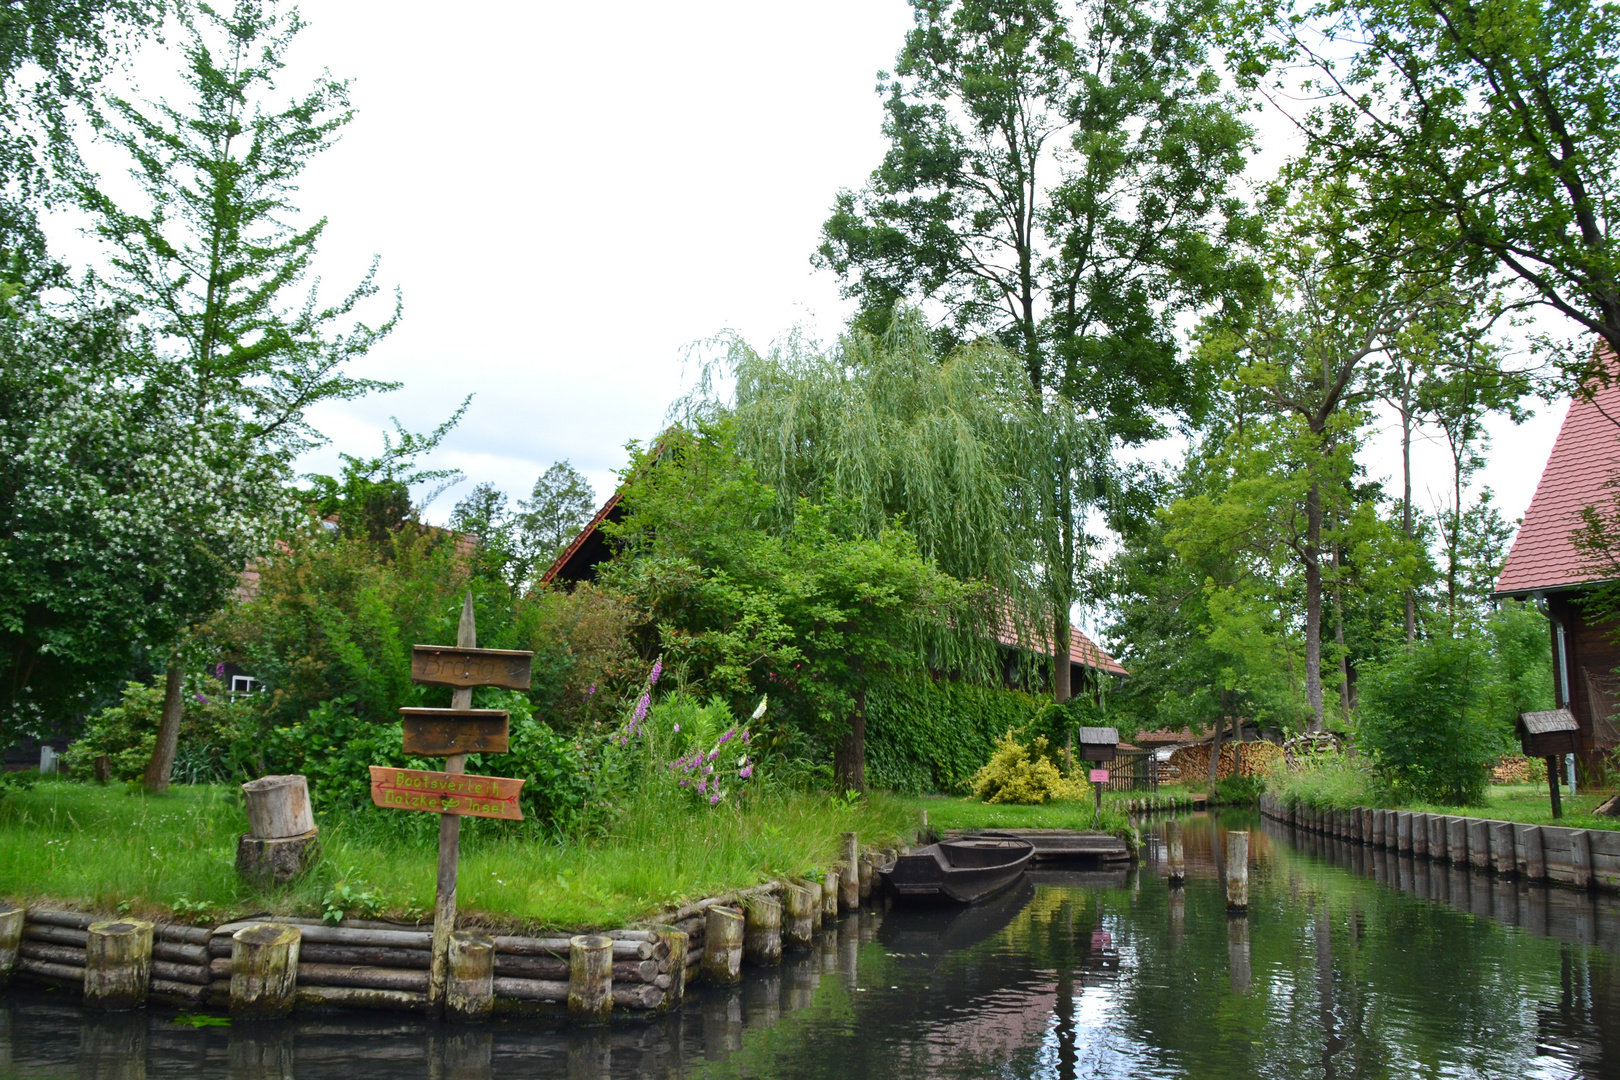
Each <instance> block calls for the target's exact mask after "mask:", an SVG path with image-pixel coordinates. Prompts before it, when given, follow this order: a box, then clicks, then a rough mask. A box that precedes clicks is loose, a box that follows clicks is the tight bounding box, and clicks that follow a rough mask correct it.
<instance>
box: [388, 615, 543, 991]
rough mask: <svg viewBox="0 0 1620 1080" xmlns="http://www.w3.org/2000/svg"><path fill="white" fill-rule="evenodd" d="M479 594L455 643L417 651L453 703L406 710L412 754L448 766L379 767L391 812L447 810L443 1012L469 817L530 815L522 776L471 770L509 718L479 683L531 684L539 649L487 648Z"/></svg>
mask: <svg viewBox="0 0 1620 1080" xmlns="http://www.w3.org/2000/svg"><path fill="white" fill-rule="evenodd" d="M477 645H478V628H477V625H476V618H475V616H474V614H473V599H472V593H471V592H468V593H467V600H466V602H465V603H463V604H462V606H461V624H460V626H459V627H457V630H456V644H455V647H454V648H451V647H449V646H445V645H417V646H415V647H414V648H413V649H412V650H411V681H412V682H416V683H422V684H425V685H428V686H449V687H452V688H453V689H454V693H452V694H451V695H450V707H449V708H448V709H401V710H400V712H401V714H403V718H402V721H401V726H402V727H403V728H404V731H405V740H404V741H405V752H406V753H408V754H416V755H419V756H421V757H442V758H444V759H445V762H444V772H429V771H427V770H425V769H399V768H394V767H393V766H384V765H373V766H371V801H372V802H373V803H375V804H376V805H377V806H380V807H382V808H384V809H385V810H420V811H423V812H425V813H430V814H438V815H439V880H438V888H437V893H436V895H435V897H434V904H433V958H432V962H431V964H432V966H431V967H430V968H429V970H428V1007H429V1008H430V1009H433V1010H435V1011H439V1010H442V1009H443V1007H444V1000H445V982H446V973H447V971H448V968H449V956H450V934H451V932H452V931H454V930H455V928H456V870H457V866H458V864H459V862H460V859H461V819H462V818H464V817H489V818H503V819H505V820H507V821H522V820H523V812H522V811H521V810H520V809H519V808H518V795H519V794H520V793H521V792H522V790H523V781H522V780H512V779H508V778H507V777H503V776H469V775H468V774H467V771H466V770H467V755H468V754H504V753H506V749H507V731H508V718H507V714H506V712H505V711H504V710H501V709H474V708H473V707H472V692H473V689H474V688H475V687H479V686H495V687H500V688H502V689H505V690H527V689H528V688H529V671H530V665H531V664H532V662H533V658H534V654H533V653H529V652H517V651H514V650H511V649H480V648H477Z"/></svg>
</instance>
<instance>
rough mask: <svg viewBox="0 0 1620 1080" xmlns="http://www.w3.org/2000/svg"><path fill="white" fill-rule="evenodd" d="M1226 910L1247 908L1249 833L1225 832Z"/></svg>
mask: <svg viewBox="0 0 1620 1080" xmlns="http://www.w3.org/2000/svg"><path fill="white" fill-rule="evenodd" d="M1226 910H1227V911H1248V910H1249V834H1248V833H1246V832H1229V833H1227V834H1226Z"/></svg>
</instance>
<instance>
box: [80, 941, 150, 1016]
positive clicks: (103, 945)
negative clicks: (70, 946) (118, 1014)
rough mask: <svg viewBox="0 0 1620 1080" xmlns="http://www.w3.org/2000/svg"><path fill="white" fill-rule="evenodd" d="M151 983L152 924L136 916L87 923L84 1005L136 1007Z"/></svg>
mask: <svg viewBox="0 0 1620 1080" xmlns="http://www.w3.org/2000/svg"><path fill="white" fill-rule="evenodd" d="M151 982H152V924H151V923H149V922H144V921H142V920H140V919H121V920H118V921H116V922H97V923H91V924H90V930H89V935H88V937H87V938H86V939H85V943H84V1004H85V1007H86V1008H89V1009H105V1010H108V1011H113V1010H117V1009H138V1008H140V1007H141V1006H143V1005H145V1004H146V991H147V988H148V987H149V986H150V985H151Z"/></svg>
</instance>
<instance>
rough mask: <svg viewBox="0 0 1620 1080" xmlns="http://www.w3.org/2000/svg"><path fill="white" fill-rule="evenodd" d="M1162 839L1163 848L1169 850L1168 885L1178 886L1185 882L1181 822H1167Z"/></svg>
mask: <svg viewBox="0 0 1620 1080" xmlns="http://www.w3.org/2000/svg"><path fill="white" fill-rule="evenodd" d="M1164 837H1165V841H1164V842H1165V847H1166V848H1168V849H1169V850H1168V855H1167V862H1168V863H1169V869H1170V884H1172V885H1179V884H1180V883H1181V882H1183V881H1186V880H1187V855H1186V851H1185V850H1184V848H1183V846H1182V839H1181V822H1179V821H1171V822H1167V823H1166V824H1165V827H1164Z"/></svg>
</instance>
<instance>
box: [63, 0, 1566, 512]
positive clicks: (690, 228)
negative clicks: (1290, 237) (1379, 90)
mask: <svg viewBox="0 0 1620 1080" xmlns="http://www.w3.org/2000/svg"><path fill="white" fill-rule="evenodd" d="M300 10H301V12H302V14H303V16H304V18H305V20H306V21H307V22H308V23H309V27H308V29H306V30H305V31H304V33H303V34H301V35H300V37H299V39H298V42H297V44H296V46H295V52H294V54H293V56H292V57H291V60H292V65H291V67H290V68H289V71H288V72H287V74H286V77H285V78H284V80H283V85H284V87H286V88H288V89H296V88H298V87H300V86H302V85H306V84H307V80H308V77H309V76H310V75H311V74H312V73H313V72H315V71H318V70H319V69H320V68H321V67H323V66H324V67H327V68H330V69H331V71H332V72H333V73H334V74H335V75H338V76H340V77H344V76H346V77H352V78H353V80H354V83H353V96H354V103H355V105H356V107H357V109H358V116H357V118H356V120H355V122H354V123H353V124H352V125H351V126H350V127H349V128H348V130H347V131H346V132H345V134H344V135H343V138H342V141H341V142H340V143H339V144H338V145H337V146H336V147H335V148H334V149H332V150H331V151H329V152H328V153H327V154H326V155H325V156H324V157H322V158H321V159H320V160H319V161H318V162H317V163H316V164H315V165H314V166H313V167H312V168H311V169H310V170H309V172H308V173H307V174H306V177H305V180H304V182H303V184H302V190H301V192H300V194H299V202H300V204H301V206H302V208H303V209H304V210H306V211H308V212H310V213H311V214H325V215H326V216H327V217H328V218H329V219H330V225H329V226H328V229H327V233H326V237H325V239H324V241H323V244H322V248H321V253H320V258H319V271H320V273H321V274H322V275H323V278H324V281H325V282H327V283H329V284H330V286H331V287H333V288H334V289H337V288H343V287H346V286H347V285H349V284H350V283H352V282H353V281H354V280H356V279H357V278H358V277H359V275H360V274H361V273H362V272H363V271H364V269H365V267H366V265H367V263H368V262H369V260H370V258H371V256H372V255H373V254H376V255H378V256H380V257H381V260H382V262H381V271H380V281H381V282H383V283H384V284H385V285H386V286H389V287H392V286H394V285H398V286H399V288H400V289H401V290H402V292H403V295H404V301H405V317H404V320H403V321H402V323H401V325H400V327H399V329H398V330H397V331H396V332H395V334H394V335H393V337H392V338H390V339H389V340H387V341H386V342H384V343H383V345H382V346H381V347H379V348H378V349H377V350H376V351H375V352H374V353H373V354H372V355H371V356H370V357H369V358H368V359H367V360H366V361H365V362H364V363H363V364H362V365H361V366H360V367H359V368H358V369H357V370H356V371H355V373H356V374H362V375H369V376H374V377H377V378H384V379H392V380H398V381H400V382H402V383H403V384H404V386H403V387H402V388H401V389H400V390H398V391H396V392H394V393H391V394H386V395H380V396H377V397H374V398H370V399H367V400H363V401H359V402H351V403H344V404H341V405H332V406H326V407H322V408H321V409H320V410H319V411H318V412H317V413H316V414H315V416H314V417H313V419H314V421H315V423H316V424H317V426H318V427H319V428H320V429H321V430H322V431H323V432H324V433H325V434H326V435H327V436H328V437H329V438H330V439H331V445H330V446H329V447H328V448H326V449H325V450H323V451H320V452H317V453H315V454H313V455H311V456H310V458H309V459H308V461H307V463H306V464H307V467H309V468H311V469H316V470H320V471H331V470H332V469H334V468H335V464H336V452H337V451H338V450H346V451H349V452H351V453H374V452H375V451H376V450H377V449H378V448H379V446H380V436H379V432H380V431H381V430H382V429H383V428H384V427H385V426H386V425H387V422H388V418H389V417H390V416H398V417H399V418H400V420H401V421H402V422H404V423H405V424H406V425H407V426H408V427H412V428H415V429H418V430H425V429H428V428H431V427H433V426H434V425H435V424H437V423H438V422H439V421H440V420H442V419H443V418H444V417H445V416H446V415H447V414H448V413H449V412H450V410H451V409H452V408H453V407H454V405H455V404H456V403H457V402H458V401H459V400H460V399H461V398H462V397H463V396H464V395H466V394H468V393H471V394H474V395H475V397H474V399H473V404H472V407H471V409H470V410H469V412H468V414H467V417H466V419H465V420H464V421H463V422H462V424H461V426H460V428H459V429H458V430H456V431H455V432H454V433H453V434H452V435H451V436H450V437H449V439H448V440H447V442H446V444H445V446H444V447H443V449H442V450H441V452H440V453H439V455H438V457H437V459H436V461H435V464H438V465H444V466H449V467H453V468H457V469H460V470H462V471H463V472H465V473H466V474H467V477H468V480H467V482H465V483H464V484H462V485H461V486H460V487H458V488H455V489H452V490H451V491H450V492H449V493H448V494H446V495H444V496H441V498H440V501H439V502H438V503H437V504H436V505H435V506H434V507H433V508H432V510H431V511H430V514H429V516H430V517H431V518H433V519H436V520H442V519H443V517H444V516H445V515H446V514H447V513H448V511H449V509H450V507H451V505H452V504H453V503H454V500H455V499H456V498H458V497H460V495H461V494H463V493H465V492H466V491H468V490H469V489H470V488H471V485H472V484H473V483H476V482H478V481H484V480H487V481H490V482H493V483H494V484H496V485H497V486H498V487H500V488H502V489H504V490H505V491H507V492H508V493H509V494H510V495H511V496H513V497H514V498H518V497H522V496H523V495H525V494H526V493H527V491H528V489H529V487H530V486H531V485H532V484H533V482H534V479H535V477H536V476H537V475H538V474H539V473H540V472H541V471H542V470H543V469H544V468H545V467H546V466H547V465H549V464H550V463H552V462H553V461H557V460H560V459H563V458H566V459H569V460H571V461H572V462H573V464H574V465H575V466H576V467H577V468H579V469H580V470H581V471H582V472H584V473H585V475H586V476H587V477H588V478H589V479H590V480H591V482H592V483H593V485H594V486H595V487H596V489H597V492H598V495H599V496H601V495H604V494H605V493H606V491H607V490H608V489H609V488H610V487H611V485H612V483H613V470H614V469H616V468H618V467H620V466H621V465H623V463H624V460H625V454H624V450H623V446H624V444H625V443H626V442H627V441H628V440H630V439H646V438H648V437H649V436H651V435H653V434H655V433H656V432H657V430H658V428H659V426H660V421H661V420H662V418H663V416H664V412H665V409H666V408H667V406H668V405H669V403H670V401H671V400H672V399H673V398H674V397H675V396H677V395H678V394H679V393H680V392H681V390H682V388H683V386H684V385H685V384H686V382H687V381H688V380H689V379H690V377H691V374H692V372H691V369H690V366H689V365H683V357H684V356H685V354H686V352H687V350H688V348H689V347H690V346H691V345H692V344H693V343H695V342H698V341H700V340H702V339H706V338H709V337H711V336H713V335H714V334H716V333H718V332H720V331H722V330H727V329H729V330H735V331H738V332H740V333H741V334H742V335H743V336H744V337H746V338H747V339H748V340H750V341H751V342H753V343H755V344H756V345H760V346H763V345H765V344H767V343H768V342H769V341H770V340H771V339H773V338H775V337H777V336H778V335H780V334H782V333H783V332H785V331H787V330H788V329H789V328H791V327H793V326H795V325H797V326H803V327H806V328H808V329H809V330H810V331H811V333H812V335H813V336H815V337H818V338H820V339H821V340H823V341H829V340H831V339H832V338H834V337H835V336H836V335H837V332H838V329H839V327H840V326H841V325H842V323H843V320H844V319H845V317H846V316H847V314H848V312H849V305H848V304H847V303H846V302H844V301H843V300H841V299H840V298H839V295H838V283H837V281H836V280H835V279H834V278H833V277H832V276H831V275H830V274H828V273H825V272H821V271H816V270H814V269H813V268H812V267H811V265H810V261H809V258H810V254H811V252H812V251H813V250H814V248H815V246H816V243H817V238H818V231H819V228H820V225H821V222H822V221H823V220H824V219H825V217H826V215H827V212H828V210H829V207H830V205H831V202H832V199H833V196H834V193H835V192H836V191H837V189H838V188H839V187H841V186H843V187H857V186H859V185H860V184H861V182H862V181H863V179H864V178H865V177H866V175H867V174H868V173H869V172H870V171H871V169H872V168H873V167H874V166H875V165H876V164H877V162H878V160H879V158H880V156H881V155H882V153H883V149H884V143H883V140H882V138H881V134H880V131H879V123H880V119H881V117H880V110H879V99H878V97H877V95H876V94H875V93H874V92H873V91H874V87H875V84H876V73H877V72H878V71H879V70H880V69H887V68H888V67H889V66H890V65H891V63H892V61H893V58H894V54H895V52H896V50H897V49H898V47H899V45H900V43H901V39H902V37H903V35H904V33H905V31H906V29H907V27H908V26H909V25H910V19H911V16H910V8H909V6H908V5H907V4H906V3H905V2H904V0H821V2H819V3H815V4H799V5H779V4H761V3H758V2H750V3H743V2H733V0H692V2H689V3H686V4H679V5H675V4H668V3H648V2H644V0H631V2H626V3H620V4H615V5H611V6H597V5H587V4H561V3H555V2H545V0H543V2H541V3H538V4H534V3H525V4H519V3H510V2H506V3H493V4H487V5H483V6H481V7H478V8H476V9H467V10H463V11H461V12H460V13H459V14H454V15H452V14H451V13H450V12H449V11H448V9H446V8H445V7H444V6H443V5H442V4H434V5H431V6H430V5H428V4H425V3H415V2H393V3H387V4H383V3H378V2H375V0H305V2H304V3H303V4H302V5H301V7H300ZM173 70H174V59H173V55H172V54H170V53H167V52H166V51H165V50H164V49H163V48H161V47H157V46H153V47H150V48H147V49H145V50H143V51H142V52H141V53H140V54H139V55H138V56H137V57H136V58H135V60H134V61H133V63H132V65H131V66H130V68H129V70H128V71H127V72H126V73H125V74H124V75H123V76H121V77H120V79H119V80H118V82H119V83H121V84H123V85H124V86H128V87H130V88H132V89H133V90H134V92H135V94H137V95H141V94H145V95H146V96H158V95H160V94H165V93H171V92H172V87H173V83H172V78H173V75H172V72H173ZM1265 127H1266V131H1267V135H1266V139H1265V143H1266V145H1267V147H1268V158H1269V157H1271V156H1274V155H1275V154H1276V153H1277V150H1278V148H1280V147H1285V146H1286V145H1287V144H1288V140H1287V129H1286V125H1282V124H1278V123H1276V122H1275V121H1271V122H1266V123H1265ZM1265 167H1266V166H1265V165H1264V163H1263V164H1262V166H1261V167H1260V170H1261V171H1263V169H1264V168H1265ZM1271 167H1274V165H1273V166H1271ZM109 180H112V178H111V177H109ZM112 182H116V181H112ZM54 229H55V233H56V235H55V236H54V237H53V239H54V240H55V241H56V242H57V244H58V250H60V251H61V252H63V253H64V254H65V255H67V256H68V257H69V258H71V259H73V260H74V261H75V262H76V263H78V264H79V265H80V266H83V265H86V264H90V263H93V262H94V260H95V255H94V249H93V248H92V247H91V246H89V245H88V242H87V241H85V240H83V239H80V238H77V237H76V236H74V235H73V231H74V230H73V227H72V222H71V220H70V219H67V218H59V219H57V220H56V222H55V223H54ZM1563 411H1564V410H1563V406H1562V405H1559V406H1557V407H1554V408H1550V409H1549V408H1546V407H1542V408H1540V409H1538V417H1537V418H1536V419H1535V420H1534V421H1532V422H1530V423H1528V424H1526V425H1524V426H1523V427H1521V428H1518V429H1514V428H1513V427H1512V425H1509V424H1506V423H1502V424H1499V425H1497V427H1498V434H1497V439H1496V445H1495V449H1494V452H1493V454H1492V463H1491V466H1490V468H1489V469H1488V470H1487V472H1486V475H1485V476H1484V478H1483V480H1484V482H1485V483H1489V484H1490V485H1491V486H1492V487H1493V488H1495V489H1496V491H1497V493H1498V496H1499V500H1500V505H1501V506H1502V508H1503V510H1504V511H1505V512H1506V513H1507V514H1508V515H1509V516H1510V517H1516V516H1518V515H1519V514H1521V513H1522V512H1523V510H1524V507H1525V506H1526V505H1527V503H1528V502H1529V498H1530V494H1531V491H1532V489H1533V487H1534V484H1535V480H1536V477H1537V476H1538V475H1539V473H1540V469H1541V465H1542V463H1543V462H1544V461H1545V460H1546V457H1547V453H1548V451H1549V450H1550V449H1551V445H1552V440H1553V437H1554V436H1555V435H1556V430H1557V423H1558V421H1559V419H1560V418H1561V417H1562V415H1563ZM1444 462H1445V456H1444V453H1443V451H1441V450H1440V448H1439V447H1431V448H1429V449H1428V450H1426V451H1425V452H1423V453H1422V454H1421V457H1420V462H1419V466H1420V467H1419V476H1418V480H1417V501H1419V503H1420V504H1422V503H1425V502H1428V503H1431V504H1432V503H1435V502H1438V501H1440V500H1443V499H1444V498H1445V492H1446V490H1447V485H1448V483H1449V479H1448V475H1447V473H1446V472H1445V464H1444ZM1367 464H1368V466H1369V468H1370V470H1371V471H1372V473H1373V474H1374V475H1375V476H1386V477H1394V476H1395V475H1396V474H1397V472H1398V468H1399V458H1398V454H1397V451H1396V450H1395V448H1394V446H1393V444H1392V443H1391V442H1390V440H1389V439H1388V438H1384V439H1381V440H1379V441H1378V443H1377V444H1376V445H1375V446H1374V448H1373V449H1372V451H1371V452H1370V453H1369V454H1368V455H1367ZM1431 491H1432V493H1433V495H1432V499H1431V497H1430V495H1429V492H1431Z"/></svg>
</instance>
